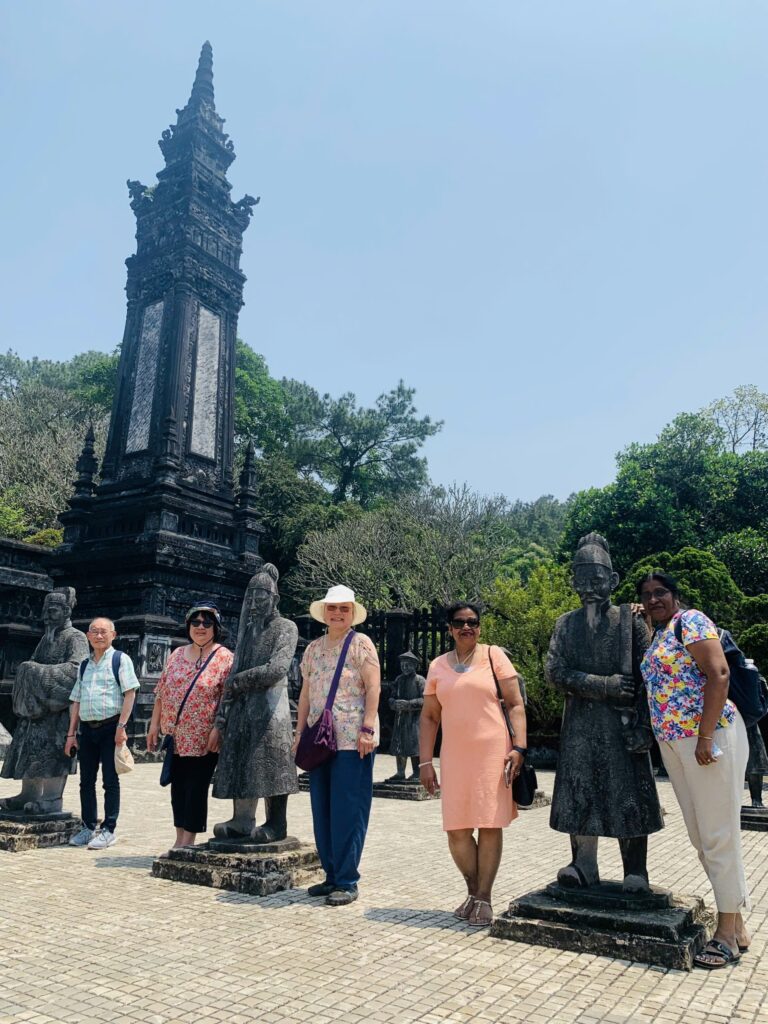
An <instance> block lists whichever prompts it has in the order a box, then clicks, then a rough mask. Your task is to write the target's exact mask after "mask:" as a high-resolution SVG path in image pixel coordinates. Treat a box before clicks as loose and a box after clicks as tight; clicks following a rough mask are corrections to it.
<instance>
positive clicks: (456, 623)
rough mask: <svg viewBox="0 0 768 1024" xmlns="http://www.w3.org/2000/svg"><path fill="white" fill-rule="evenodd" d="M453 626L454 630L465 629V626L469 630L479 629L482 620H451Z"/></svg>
mask: <svg viewBox="0 0 768 1024" xmlns="http://www.w3.org/2000/svg"><path fill="white" fill-rule="evenodd" d="M451 625H452V626H453V628H454V629H464V627H465V626H466V627H467V628H468V629H477V627H478V626H479V625H480V619H451Z"/></svg>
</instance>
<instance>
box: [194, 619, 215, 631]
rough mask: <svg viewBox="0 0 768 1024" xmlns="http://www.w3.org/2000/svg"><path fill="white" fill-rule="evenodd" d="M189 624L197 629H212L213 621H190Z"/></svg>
mask: <svg viewBox="0 0 768 1024" xmlns="http://www.w3.org/2000/svg"><path fill="white" fill-rule="evenodd" d="M189 624H190V626H197V628H198V629H213V619H190V620H189Z"/></svg>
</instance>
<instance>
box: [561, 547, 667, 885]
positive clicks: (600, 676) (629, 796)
mask: <svg viewBox="0 0 768 1024" xmlns="http://www.w3.org/2000/svg"><path fill="white" fill-rule="evenodd" d="M618 582H619V577H618V575H617V574H616V573H615V572H614V571H613V566H612V564H611V557H610V554H609V550H608V543H607V541H606V540H605V539H604V538H603V537H601V536H600V535H599V534H596V533H590V534H587V536H585V537H582V538H581V540H580V541H579V544H578V548H577V551H576V554H575V557H574V560H573V586H574V588H575V590H576V592H577V593H578V595H579V597H580V598H581V604H582V607H581V608H580V609H578V610H577V611H573V612H568V613H567V614H566V615H562V616H561V617H560V618H559V619H558V620H557V624H556V626H555V631H554V634H553V636H552V640H551V642H550V646H549V654H548V657H547V666H546V675H547V680H548V681H549V682H550V683H551V684H552V685H553V686H556V687H557V688H558V689H559V690H562V691H563V692H564V693H565V710H564V712H563V724H562V730H561V733H560V758H559V762H558V766H557V774H556V776H555V786H554V793H553V796H552V813H551V817H550V826H551V827H552V828H554V829H556V830H557V831H558V832H567V833H568V834H569V835H570V837H571V850H572V859H571V863H570V864H569V865H567V866H566V867H564V868H561V869H560V871H559V872H558V875H557V880H558V882H559V883H560V885H562V886H566V887H570V888H577V887H586V886H589V885H591V884H594V883H597V882H598V881H599V880H600V876H599V872H598V866H597V841H598V836H613V837H614V838H616V839H618V840H619V846H620V848H621V856H622V860H623V863H624V881H623V888H624V890H625V891H626V892H634V893H640V892H646V891H647V890H648V872H647V869H646V856H647V850H648V835H649V834H650V833H651V832H658V831H659V829H661V828H662V827H663V820H662V815H661V808H660V806H659V800H658V796H657V793H656V784H655V782H654V778H653V771H652V768H651V759H650V756H649V753H648V751H649V748H650V745H651V728H650V716H649V713H648V704H647V700H646V696H645V689H644V686H643V682H642V677H641V675H640V661H641V659H642V656H643V653H644V651H645V649H646V647H647V646H648V635H647V631H646V627H645V624H644V623H643V621H642V620H641V619H640V618H639V617H635V616H633V615H632V611H631V608H630V607H629V605H622V606H620V607H616V606H615V605H613V604H612V603H611V592H612V591H613V590H615V588H616V586H617V585H618Z"/></svg>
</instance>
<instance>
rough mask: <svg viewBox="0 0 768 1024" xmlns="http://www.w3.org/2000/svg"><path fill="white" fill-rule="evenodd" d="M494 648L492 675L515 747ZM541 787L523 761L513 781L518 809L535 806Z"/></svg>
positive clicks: (532, 770)
mask: <svg viewBox="0 0 768 1024" xmlns="http://www.w3.org/2000/svg"><path fill="white" fill-rule="evenodd" d="M492 650H493V648H492V647H489V648H488V661H489V662H490V665H491V673H492V674H493V681H494V683H495V684H496V696H497V697H498V698H499V704H500V705H501V713H502V715H503V716H504V723H505V725H506V727H507V732H508V733H509V738H510V739H511V740H512V743H513V745H514V742H515V730H514V729H513V728H512V721H511V719H510V717H509V710H508V708H507V702H506V701H505V700H504V694H503V693H502V692H501V687H500V686H499V680H498V678H497V676H496V669H495V668H494V667H493V658H492V657H491V651H492ZM538 786H539V780H538V779H537V778H536V769H535V768H532V767H531V766H530V765H529V764H528V762H527V761H526V760H523V764H522V767H521V768H520V774H519V775H516V776H515V778H514V779H513V781H512V798H513V800H514V801H515V803H516V804H517V806H518V807H531V806H533V798H534V797H535V796H536V790H537V789H538Z"/></svg>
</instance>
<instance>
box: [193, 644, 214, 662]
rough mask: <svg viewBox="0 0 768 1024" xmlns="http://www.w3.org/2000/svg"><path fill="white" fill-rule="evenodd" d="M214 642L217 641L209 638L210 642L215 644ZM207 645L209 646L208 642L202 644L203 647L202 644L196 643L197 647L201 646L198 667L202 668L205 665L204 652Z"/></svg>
mask: <svg viewBox="0 0 768 1024" xmlns="http://www.w3.org/2000/svg"><path fill="white" fill-rule="evenodd" d="M193 642H194V641H193ZM214 642H215V641H213V640H209V641H208V643H210V644H213V643H214ZM207 646H208V644H203V646H202V647H200V644H195V647H198V648H200V657H199V658H198V659H197V661H196V662H195V668H196V669H201V668H202V667H203V654H204V652H205V648H206V647H207Z"/></svg>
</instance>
